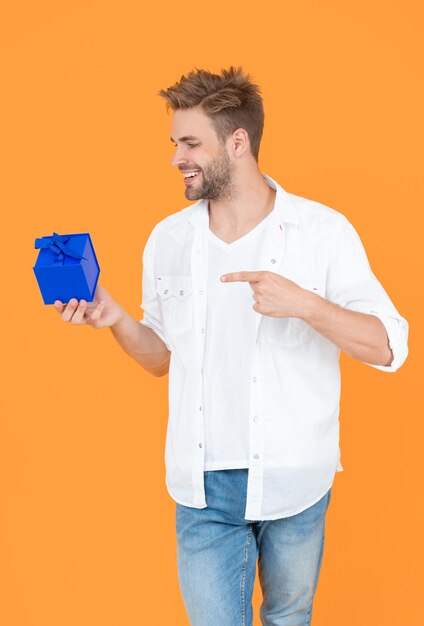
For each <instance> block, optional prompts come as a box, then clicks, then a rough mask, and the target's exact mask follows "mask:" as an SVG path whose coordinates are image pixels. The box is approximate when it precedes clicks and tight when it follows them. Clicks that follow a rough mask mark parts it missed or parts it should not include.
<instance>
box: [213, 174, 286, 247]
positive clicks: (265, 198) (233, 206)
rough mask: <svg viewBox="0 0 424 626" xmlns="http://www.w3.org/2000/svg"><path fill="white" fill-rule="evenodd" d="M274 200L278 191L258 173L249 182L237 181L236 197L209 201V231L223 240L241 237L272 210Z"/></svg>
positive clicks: (246, 180)
mask: <svg viewBox="0 0 424 626" xmlns="http://www.w3.org/2000/svg"><path fill="white" fill-rule="evenodd" d="M275 197H276V191H275V189H274V188H273V187H271V185H269V184H268V183H267V182H266V180H265V179H264V177H263V176H262V174H261V173H260V171H259V170H257V175H256V176H254V177H250V179H248V178H247V177H245V180H244V181H243V180H240V179H238V181H237V185H236V197H235V198H233V199H229V200H222V201H221V200H209V203H208V211H209V228H210V229H211V230H212V232H214V233H215V234H217V235H218V236H221V238H222V239H226V238H227V239H232V238H233V239H236V238H237V237H241V236H243V234H244V233H246V232H248V231H250V230H252V228H254V227H255V226H256V224H259V222H261V221H262V220H263V219H264V218H265V217H266V216H267V215H268V213H270V212H271V211H272V210H273V208H274V204H275Z"/></svg>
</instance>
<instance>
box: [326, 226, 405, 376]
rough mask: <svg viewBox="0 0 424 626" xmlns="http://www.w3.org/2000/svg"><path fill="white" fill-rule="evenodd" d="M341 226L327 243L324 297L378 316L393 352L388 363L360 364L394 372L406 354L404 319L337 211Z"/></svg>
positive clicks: (353, 231) (352, 231) (356, 238)
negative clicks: (328, 249) (327, 258)
mask: <svg viewBox="0 0 424 626" xmlns="http://www.w3.org/2000/svg"><path fill="white" fill-rule="evenodd" d="M340 218H341V225H340V227H339V229H338V231H337V233H336V236H335V238H334V240H333V243H332V245H331V249H330V254H329V264H328V270H327V294H326V295H327V298H328V300H330V301H331V302H334V303H335V304H338V305H339V306H342V307H345V308H346V309H350V310H352V311H357V312H359V313H367V314H370V315H374V316H375V317H378V319H380V320H381V322H382V323H383V325H384V327H385V329H386V332H387V337H388V345H389V347H390V348H391V350H392V352H393V360H392V362H391V364H390V365H375V364H373V363H366V362H365V361H364V363H365V364H366V365H370V366H371V367H374V368H375V369H379V370H381V371H383V372H395V371H396V370H398V369H399V368H400V367H401V365H402V364H403V363H404V362H405V360H406V357H407V356H408V333H409V327H408V322H407V321H406V319H405V318H404V317H402V316H401V315H400V313H399V312H398V311H397V310H396V308H395V306H394V304H393V302H392V301H391V300H390V298H389V296H388V295H387V293H386V291H385V290H384V288H383V286H382V285H381V283H380V282H379V281H378V279H377V278H376V276H375V275H374V273H373V272H372V269H371V267H370V264H369V261H368V258H367V254H366V252H365V249H364V246H363V245H362V242H361V240H360V238H359V235H358V233H357V232H356V230H355V228H354V227H353V226H352V224H351V223H350V222H349V221H348V219H347V218H346V217H345V216H344V215H342V214H340Z"/></svg>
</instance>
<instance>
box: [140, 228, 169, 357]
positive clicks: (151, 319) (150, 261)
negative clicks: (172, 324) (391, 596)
mask: <svg viewBox="0 0 424 626" xmlns="http://www.w3.org/2000/svg"><path fill="white" fill-rule="evenodd" d="M155 228H156V227H155ZM155 228H154V229H153V231H152V232H151V234H150V236H149V238H148V240H147V242H146V245H145V247H144V251H143V277H142V302H141V304H140V307H141V308H142V309H143V311H144V316H143V318H142V319H141V320H140V324H144V326H147V327H148V328H150V329H151V330H153V331H154V332H155V333H156V334H157V335H158V337H160V339H162V341H163V343H164V344H165V345H166V347H167V348H168V350H170V351H171V344H170V341H169V337H168V335H167V334H166V332H165V329H164V326H163V323H162V319H161V314H160V309H159V302H158V298H157V293H156V285H155V277H154V250H155Z"/></svg>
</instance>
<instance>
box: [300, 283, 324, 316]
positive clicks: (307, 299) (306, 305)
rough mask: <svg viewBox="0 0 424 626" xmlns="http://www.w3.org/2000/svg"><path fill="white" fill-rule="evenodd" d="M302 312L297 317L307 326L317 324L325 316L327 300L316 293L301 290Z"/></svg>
mask: <svg viewBox="0 0 424 626" xmlns="http://www.w3.org/2000/svg"><path fill="white" fill-rule="evenodd" d="M303 292H304V293H303V299H302V310H301V312H300V314H299V316H298V317H300V319H302V320H303V321H304V322H306V323H307V324H311V323H312V322H318V321H319V320H320V319H322V317H323V315H325V309H326V304H327V300H326V299H325V298H322V297H321V296H319V295H318V294H317V293H313V292H312V291H309V290H308V289H303Z"/></svg>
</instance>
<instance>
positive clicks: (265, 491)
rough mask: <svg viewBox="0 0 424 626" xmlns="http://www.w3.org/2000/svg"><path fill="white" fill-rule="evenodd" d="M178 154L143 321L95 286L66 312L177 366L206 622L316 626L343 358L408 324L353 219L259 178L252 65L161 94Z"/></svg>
mask: <svg viewBox="0 0 424 626" xmlns="http://www.w3.org/2000/svg"><path fill="white" fill-rule="evenodd" d="M159 95H161V96H163V97H164V98H165V99H166V102H167V106H168V108H171V109H172V112H173V116H172V136H171V140H172V142H173V143H174V145H175V146H176V150H175V154H174V157H173V161H172V164H173V165H174V166H176V167H178V168H179V170H180V171H181V174H182V175H183V177H184V184H185V196H186V198H187V200H190V201H195V203H194V204H190V205H188V206H186V207H185V208H183V209H182V210H180V211H178V212H176V213H173V214H172V215H169V216H168V217H166V218H165V219H163V220H162V221H161V222H159V223H158V224H157V225H156V226H155V227H154V229H153V231H152V232H151V234H150V236H149V238H148V241H147V243H146V246H145V249H144V254H143V289H142V291H143V302H142V307H143V309H144V318H143V319H141V320H140V323H138V322H136V321H134V320H133V319H132V318H131V317H130V316H129V315H128V314H127V313H126V312H125V311H124V310H123V309H122V307H120V306H119V305H118V304H117V303H115V302H114V301H113V299H112V298H111V297H110V295H109V294H108V293H107V291H106V290H105V289H104V288H103V287H101V286H100V285H98V287H97V291H96V294H95V298H94V302H93V303H86V302H84V301H82V300H81V302H79V303H78V302H77V300H75V299H72V300H70V302H69V303H68V304H67V305H66V308H64V305H63V304H62V303H61V302H59V301H57V302H56V303H55V305H56V307H57V310H58V311H59V313H60V314H61V316H62V319H63V320H64V321H68V322H69V321H70V322H71V323H74V324H89V325H91V326H93V327H94V328H101V327H106V326H108V327H110V329H111V331H112V333H113V335H114V336H115V338H116V339H117V341H118V342H119V344H120V345H121V346H122V348H123V349H124V350H125V351H126V352H127V353H128V354H129V355H130V356H131V357H133V358H134V359H135V360H136V361H137V362H138V363H139V364H140V365H141V366H142V367H144V368H145V369H146V370H148V371H149V372H151V373H152V374H154V375H156V376H162V375H164V374H166V373H168V371H169V394H170V397H169V419H168V429H167V436H166V445H165V461H166V485H167V488H168V491H169V493H170V495H171V496H172V497H173V498H174V500H175V501H176V530H177V547H178V550H177V557H178V574H179V582H180V587H181V591H182V595H183V599H184V603H185V606H186V609H187V613H188V616H189V619H190V623H191V624H192V625H193V626H236V625H241V626H251V625H252V621H253V614H252V603H251V598H252V592H253V585H254V577H255V568H256V562H257V561H258V570H259V577H260V584H261V588H262V592H263V603H262V605H261V608H260V617H261V621H262V624H263V625H269V626H271V625H275V626H300V625H302V626H307V625H309V624H310V623H311V615H312V602H313V597H314V594H315V590H316V587H317V582H318V576H319V572H320V568H321V562H322V556H323V546H324V527H325V515H326V511H327V508H328V505H329V501H330V494H331V487H332V483H333V479H334V475H335V473H336V472H337V471H342V470H343V468H342V466H341V463H340V449H339V399H340V368H339V355H340V351H341V350H343V351H344V352H346V353H347V354H349V355H350V356H352V357H353V358H355V359H358V360H360V361H363V362H364V363H366V364H368V365H370V366H371V367H374V368H377V369H380V370H382V371H387V372H395V371H396V370H397V369H399V367H400V366H401V365H402V364H403V362H404V361H405V359H406V357H407V354H408V347H407V339H408V323H407V321H406V320H405V319H404V318H403V317H401V316H400V315H399V313H398V312H397V310H396V309H395V307H394V305H393V304H392V302H391V300H390V299H389V297H388V295H387V294H386V292H385V291H384V289H383V287H382V286H381V284H380V283H379V281H378V280H377V279H376V277H375V276H374V274H373V273H372V271H371V268H370V266H369V263H368V260H367V256H366V253H365V250H364V248H363V246H362V243H361V241H360V239H359V236H358V234H357V233H356V231H355V229H354V227H353V226H352V225H351V224H350V222H349V221H348V220H347V218H346V217H344V215H342V214H341V213H339V212H337V211H336V210H334V209H332V208H330V207H327V206H325V205H323V204H320V203H318V202H315V201H312V200H308V199H306V198H303V197H300V196H296V195H294V194H291V193H288V192H287V191H285V190H284V189H283V188H282V187H281V186H280V185H279V184H278V183H277V182H276V181H275V180H274V179H272V178H271V177H270V176H268V175H266V174H262V173H261V172H260V170H259V167H258V153H259V146H260V141H261V137H262V131H263V122H264V113H263V103H262V98H261V95H260V90H259V88H258V87H257V86H256V85H254V84H253V83H252V82H251V80H250V77H249V76H248V75H244V73H243V71H242V69H241V68H234V67H231V68H230V69H229V70H222V71H221V74H219V75H217V74H212V73H210V72H206V71H204V70H196V71H193V72H191V73H189V74H188V76H183V77H182V78H181V80H180V81H179V82H177V83H176V84H175V85H173V86H172V87H170V88H168V89H166V90H161V91H160V92H159Z"/></svg>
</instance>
